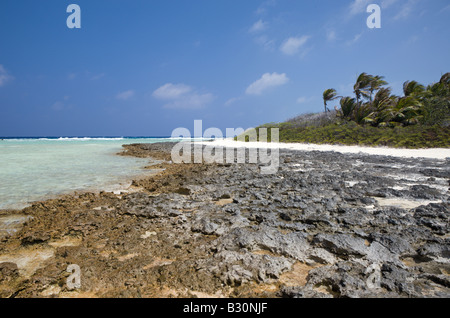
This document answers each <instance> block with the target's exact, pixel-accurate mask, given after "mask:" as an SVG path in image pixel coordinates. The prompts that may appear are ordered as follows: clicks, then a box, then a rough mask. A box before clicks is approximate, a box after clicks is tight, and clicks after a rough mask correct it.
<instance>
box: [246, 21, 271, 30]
mask: <svg viewBox="0 0 450 318" xmlns="http://www.w3.org/2000/svg"><path fill="white" fill-rule="evenodd" d="M267 25H268V23H267V22H264V21H263V20H261V19H260V20H258V21H257V22H255V23H254V24H253V25H252V27H251V28H250V29H249V30H248V31H249V32H250V33H258V32H261V31H264V30H266V29H267Z"/></svg>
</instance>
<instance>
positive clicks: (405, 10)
mask: <svg viewBox="0 0 450 318" xmlns="http://www.w3.org/2000/svg"><path fill="white" fill-rule="evenodd" d="M416 3H417V0H408V2H406V3H405V4H404V5H403V6H402V8H401V10H400V12H399V13H397V15H396V16H394V20H400V19H406V18H408V17H409V16H410V15H411V13H412V12H413V11H414V8H415V6H416Z"/></svg>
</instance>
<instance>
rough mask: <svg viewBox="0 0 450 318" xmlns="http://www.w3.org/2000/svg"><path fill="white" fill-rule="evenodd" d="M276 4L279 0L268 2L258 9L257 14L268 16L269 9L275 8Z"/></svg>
mask: <svg viewBox="0 0 450 318" xmlns="http://www.w3.org/2000/svg"><path fill="white" fill-rule="evenodd" d="M276 4H277V0H266V1H264V2H263V3H262V4H261V5H260V6H259V7H258V9H256V14H257V15H263V14H266V13H267V12H268V11H269V8H270V7H273V6H275V5H276Z"/></svg>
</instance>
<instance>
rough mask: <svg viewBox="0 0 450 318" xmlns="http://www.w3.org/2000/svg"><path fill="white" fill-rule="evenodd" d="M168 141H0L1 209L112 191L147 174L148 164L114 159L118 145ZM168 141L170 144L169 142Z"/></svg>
mask: <svg viewBox="0 0 450 318" xmlns="http://www.w3.org/2000/svg"><path fill="white" fill-rule="evenodd" d="M161 141H168V139H158V138H151V139H148V138H146V139H135V138H133V139H128V138H89V137H86V138H84V137H83V138H78V137H77V138H39V139H18V138H16V139H5V140H1V141H0V209H19V208H23V207H25V206H26V205H28V204H29V203H30V202H33V201H39V200H42V199H45V198H48V197H53V196H56V195H59V194H64V193H72V192H74V191H81V190H94V189H97V190H100V189H112V187H113V186H114V185H116V186H120V183H123V182H128V181H130V179H131V178H132V177H135V176H137V175H140V174H143V173H144V172H146V171H145V170H144V169H143V167H144V166H147V165H148V164H149V162H150V160H149V159H140V158H132V157H123V156H117V155H116V154H117V153H118V152H120V151H121V149H122V145H124V144H131V143H154V142H161ZM171 141H173V140H171Z"/></svg>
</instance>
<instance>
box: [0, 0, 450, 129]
mask: <svg viewBox="0 0 450 318" xmlns="http://www.w3.org/2000/svg"><path fill="white" fill-rule="evenodd" d="M71 3H75V4H78V5H79V6H80V8H81V29H69V28H68V27H67V25H66V19H67V17H68V16H69V13H66V8H67V6H68V5H69V4H71ZM372 3H374V4H378V5H380V7H381V19H382V27H381V29H369V28H368V27H367V25H366V20H367V17H368V16H369V13H367V12H366V8H367V6H368V5H369V4H372ZM449 31H450V3H449V1H448V0H381V1H375V0H339V1H335V0H317V1H301V0H268V1H256V0H245V1H237V0H132V1H130V0H128V1H126V0H109V1H100V0H95V1H92V0H71V1H63V0H39V1H37V0H29V1H25V0H2V1H0V111H1V114H0V136H168V135H171V133H172V130H173V129H175V128H177V127H186V128H188V129H190V130H191V131H193V124H194V120H196V119H201V120H203V127H204V128H205V129H206V128H208V127H218V128H220V129H222V130H223V131H225V128H238V127H243V128H248V127H253V126H257V125H259V124H263V123H267V122H280V121H283V120H286V119H289V118H291V117H294V116H296V115H298V114H302V113H307V112H319V111H322V109H323V102H322V93H323V91H324V90H325V89H327V88H335V89H336V90H338V92H339V93H340V95H350V94H352V86H353V84H354V81H355V79H356V77H357V75H358V74H359V73H361V72H367V73H370V74H374V75H383V76H385V79H386V80H387V81H388V82H389V83H390V84H391V86H392V87H393V89H394V93H396V94H401V87H402V83H403V82H404V81H406V80H413V79H414V80H417V81H419V82H421V83H423V84H429V83H431V82H435V81H438V80H439V78H440V76H441V74H443V73H446V72H449V71H450V59H449V56H450V41H449V36H448V34H449ZM332 106H333V105H332Z"/></svg>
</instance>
